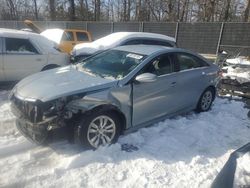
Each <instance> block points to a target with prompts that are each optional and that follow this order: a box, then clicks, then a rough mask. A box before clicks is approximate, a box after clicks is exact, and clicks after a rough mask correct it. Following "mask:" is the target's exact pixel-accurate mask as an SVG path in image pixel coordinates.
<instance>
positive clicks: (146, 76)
mask: <svg viewBox="0 0 250 188" xmlns="http://www.w3.org/2000/svg"><path fill="white" fill-rule="evenodd" d="M156 79H157V76H156V75H155V74H152V73H143V74H140V75H138V76H136V78H135V80H136V81H138V82H142V83H143V82H146V83H147V82H154V81H156Z"/></svg>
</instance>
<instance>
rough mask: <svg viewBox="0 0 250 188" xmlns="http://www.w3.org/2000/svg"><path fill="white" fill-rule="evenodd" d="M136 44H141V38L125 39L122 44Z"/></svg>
mask: <svg viewBox="0 0 250 188" xmlns="http://www.w3.org/2000/svg"><path fill="white" fill-rule="evenodd" d="M138 44H142V40H140V39H130V40H128V41H126V42H125V43H124V44H123V45H122V46H125V45H138Z"/></svg>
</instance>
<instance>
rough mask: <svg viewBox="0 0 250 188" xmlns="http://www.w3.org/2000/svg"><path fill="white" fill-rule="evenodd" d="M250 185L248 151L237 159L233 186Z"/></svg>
mask: <svg viewBox="0 0 250 188" xmlns="http://www.w3.org/2000/svg"><path fill="white" fill-rule="evenodd" d="M247 185H248V186H249V185H250V152H248V153H247V154H245V155H243V156H241V157H240V158H238V159H237V168H236V172H235V181H234V187H240V186H242V187H243V186H245V187H247Z"/></svg>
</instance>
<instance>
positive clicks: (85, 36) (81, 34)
mask: <svg viewBox="0 0 250 188" xmlns="http://www.w3.org/2000/svg"><path fill="white" fill-rule="evenodd" d="M76 38H77V40H78V41H89V38H88V34H87V33H85V32H76Z"/></svg>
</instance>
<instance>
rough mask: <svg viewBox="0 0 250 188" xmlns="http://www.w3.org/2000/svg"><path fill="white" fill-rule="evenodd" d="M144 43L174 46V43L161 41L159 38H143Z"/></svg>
mask: <svg viewBox="0 0 250 188" xmlns="http://www.w3.org/2000/svg"><path fill="white" fill-rule="evenodd" d="M143 44H145V45H159V46H166V47H173V45H172V44H171V43H169V42H167V41H159V40H147V39H144V40H143Z"/></svg>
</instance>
